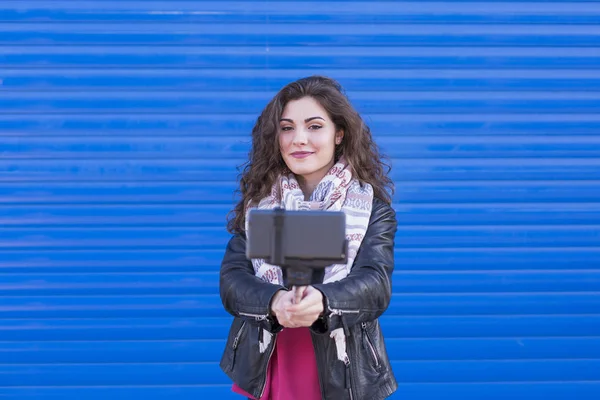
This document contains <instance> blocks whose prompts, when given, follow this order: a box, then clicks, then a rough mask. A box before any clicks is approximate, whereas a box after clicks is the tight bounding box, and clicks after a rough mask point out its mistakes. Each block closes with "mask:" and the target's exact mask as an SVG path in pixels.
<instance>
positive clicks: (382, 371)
mask: <svg viewBox="0 0 600 400" xmlns="http://www.w3.org/2000/svg"><path fill="white" fill-rule="evenodd" d="M396 229H397V222H396V214H395V212H394V210H393V209H392V208H391V207H390V206H389V205H388V204H386V203H385V202H383V201H381V200H379V199H377V198H375V199H374V201H373V211H372V213H371V220H370V221H369V227H368V229H367V232H366V235H365V238H364V239H363V242H362V244H361V247H360V249H359V251H358V254H357V256H356V258H355V260H354V265H353V267H352V270H351V272H350V274H349V275H348V276H347V277H346V278H344V279H342V280H341V281H338V282H332V283H327V284H316V285H313V286H314V287H315V288H317V289H319V290H320V291H321V292H322V293H323V295H324V299H325V304H326V310H325V313H324V315H323V316H322V317H321V318H319V319H318V320H317V321H316V322H315V323H314V324H313V326H312V327H311V328H310V329H311V336H312V339H313V345H314V349H315V354H316V358H317V368H318V374H319V381H320V386H321V394H322V398H323V399H335V400H340V399H350V400H362V399H369V400H378V399H384V398H386V397H388V396H390V395H391V394H392V393H393V392H394V391H395V390H396V389H397V386H398V384H397V382H396V379H395V377H394V374H393V372H392V369H391V366H390V362H389V359H388V355H387V351H386V347H385V343H384V338H383V335H382V332H381V329H380V327H379V323H378V317H379V316H380V315H381V314H383V312H384V311H385V310H386V309H387V307H388V305H389V303H390V298H391V294H392V287H391V277H392V271H393V268H394V236H395V233H396ZM245 250H246V240H245V237H244V236H243V235H235V236H234V237H233V238H232V239H231V240H230V241H229V244H228V246H227V250H226V253H225V256H224V258H223V262H222V265H221V274H220V292H221V300H222V302H223V305H224V307H225V309H226V310H227V311H228V312H229V313H230V314H232V315H233V316H234V317H235V318H234V319H233V322H232V325H231V329H230V332H229V335H228V338H227V344H226V347H225V351H224V353H223V357H222V359H221V363H220V366H221V369H222V370H223V371H224V372H225V373H226V374H227V375H228V376H229V378H230V379H231V380H232V381H234V382H235V383H236V384H237V385H238V386H239V387H241V388H242V389H244V390H245V391H246V392H248V393H250V394H252V395H253V396H254V397H256V398H260V396H261V395H262V394H263V392H264V386H265V381H266V371H267V366H268V363H269V360H270V356H271V354H272V352H273V349H274V346H275V343H276V340H275V339H276V335H277V333H278V332H279V331H281V329H282V326H281V325H279V323H278V322H277V321H276V319H275V318H274V317H273V316H272V315H270V313H269V305H270V302H271V298H272V297H273V295H274V294H275V293H276V292H277V291H278V290H280V289H285V288H284V287H282V286H278V285H274V284H271V283H267V282H264V281H262V280H261V279H259V278H257V277H255V276H254V269H253V267H252V264H251V262H250V261H249V260H248V259H246V256H245ZM340 327H343V328H344V332H345V335H346V351H347V354H348V357H349V359H350V361H349V363H348V364H345V363H344V362H342V361H339V360H338V358H337V353H336V347H335V342H334V341H333V340H332V339H331V338H330V336H329V333H330V332H331V331H332V330H334V329H337V328H340ZM259 328H264V329H266V330H267V331H269V332H271V333H273V334H275V336H274V337H273V340H271V344H270V346H269V348H268V349H267V350H266V351H265V352H263V353H261V352H260V351H259V346H258V343H259V340H260V334H261V332H262V330H261V329H259Z"/></svg>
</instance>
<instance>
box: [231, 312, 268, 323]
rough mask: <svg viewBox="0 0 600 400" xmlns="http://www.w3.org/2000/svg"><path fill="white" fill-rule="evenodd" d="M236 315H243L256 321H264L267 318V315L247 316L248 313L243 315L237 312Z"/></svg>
mask: <svg viewBox="0 0 600 400" xmlns="http://www.w3.org/2000/svg"><path fill="white" fill-rule="evenodd" d="M238 314H239V315H243V316H244V317H252V318H254V319H255V320H256V321H264V320H266V319H267V318H268V317H269V315H268V314H249V313H243V312H238Z"/></svg>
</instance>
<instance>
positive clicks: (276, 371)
mask: <svg viewBox="0 0 600 400" xmlns="http://www.w3.org/2000/svg"><path fill="white" fill-rule="evenodd" d="M232 390H233V391H234V392H235V393H239V394H241V395H243V396H246V397H249V398H251V399H255V400H256V398H255V397H253V396H251V395H250V394H248V393H246V392H245V391H244V390H242V389H241V388H240V387H238V386H237V385H236V384H233V387H232ZM283 399H285V400H294V399H302V400H320V399H321V388H320V386H319V375H318V373H317V360H316V358H315V350H314V347H313V343H312V338H311V337H310V331H309V329H308V328H295V329H292V328H285V329H283V330H282V331H281V332H279V334H278V336H277V342H276V343H275V350H274V351H273V355H272V356H271V362H270V363H269V366H268V368H267V385H266V387H265V393H264V394H263V397H261V398H260V400H283Z"/></svg>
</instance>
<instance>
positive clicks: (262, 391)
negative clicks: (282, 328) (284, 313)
mask: <svg viewBox="0 0 600 400" xmlns="http://www.w3.org/2000/svg"><path fill="white" fill-rule="evenodd" d="M276 342H277V334H274V335H273V346H271V351H270V352H269V358H268V359H267V368H266V370H267V372H265V381H264V382H263V384H262V389H261V391H260V396H258V398H259V399H260V398H261V397H263V394H265V389H266V388H267V373H268V370H269V363H270V362H271V357H272V356H273V352H274V351H275V344H276Z"/></svg>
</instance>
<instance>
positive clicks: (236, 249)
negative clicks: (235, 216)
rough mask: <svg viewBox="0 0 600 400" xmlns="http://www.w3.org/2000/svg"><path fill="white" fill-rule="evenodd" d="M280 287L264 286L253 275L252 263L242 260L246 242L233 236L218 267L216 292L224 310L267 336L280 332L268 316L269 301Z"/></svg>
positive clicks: (278, 325) (245, 259) (244, 254)
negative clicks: (257, 327) (248, 321)
mask: <svg viewBox="0 0 600 400" xmlns="http://www.w3.org/2000/svg"><path fill="white" fill-rule="evenodd" d="M281 289H283V290H287V289H286V288H285V287H283V286H280V285H274V284H272V283H269V282H265V281H263V280H262V279H260V278H257V277H256V276H255V275H254V268H253V267H252V262H251V261H250V260H248V259H247V258H246V239H245V237H244V236H242V235H240V234H237V235H235V236H233V237H232V238H231V239H230V240H229V243H228V244H227V248H226V250H225V255H224V257H223V261H222V263H221V271H220V276H219V291H220V295H221V302H222V303H223V306H224V307H225V310H226V311H227V312H228V313H230V314H231V315H233V316H235V317H239V318H244V319H249V320H251V321H254V322H255V323H256V324H257V325H259V326H261V327H262V328H264V329H266V330H267V331H269V332H271V333H276V332H278V331H280V330H281V329H282V326H281V325H280V324H279V323H278V322H277V319H276V318H275V316H273V315H271V313H270V305H271V300H272V298H273V296H274V295H275V293H277V291H279V290H281Z"/></svg>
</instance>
